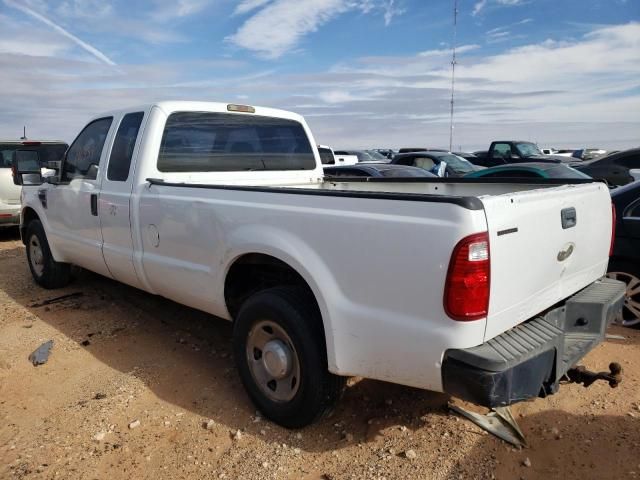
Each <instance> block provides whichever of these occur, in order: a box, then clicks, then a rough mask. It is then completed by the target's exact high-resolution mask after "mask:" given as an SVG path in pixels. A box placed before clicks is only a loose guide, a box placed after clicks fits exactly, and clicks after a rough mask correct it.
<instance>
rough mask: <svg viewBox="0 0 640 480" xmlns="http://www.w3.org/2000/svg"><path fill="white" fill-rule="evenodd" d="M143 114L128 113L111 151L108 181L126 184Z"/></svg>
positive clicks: (119, 128)
mask: <svg viewBox="0 0 640 480" xmlns="http://www.w3.org/2000/svg"><path fill="white" fill-rule="evenodd" d="M142 117H144V113H143V112H136V113H127V114H126V115H125V116H124V118H123V119H122V122H120V126H119V127H118V132H117V133H116V138H115V140H114V142H113V148H112V149H111V157H110V158H109V168H108V169H107V179H108V180H111V181H114V182H126V181H127V178H129V169H130V168H131V158H132V157H133V149H134V147H135V146H136V139H137V138H138V132H139V131H140V124H141V123H142Z"/></svg>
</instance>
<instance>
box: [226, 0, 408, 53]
mask: <svg viewBox="0 0 640 480" xmlns="http://www.w3.org/2000/svg"><path fill="white" fill-rule="evenodd" d="M260 7H262V8H260ZM258 8H260V9H259V10H258V11H257V12H256V13H255V14H254V15H253V16H251V17H250V18H249V19H248V20H247V21H246V22H245V23H244V24H243V25H242V26H241V27H240V28H239V29H238V30H237V31H236V33H234V34H233V35H231V36H229V37H228V38H227V40H228V41H230V42H231V43H233V44H235V45H237V46H239V47H241V48H245V49H247V50H251V51H253V52H255V53H257V54H258V55H259V56H262V57H264V58H269V59H274V58H278V57H281V56H282V55H283V54H285V53H286V52H288V51H290V50H291V49H293V48H294V47H295V46H296V45H297V44H298V42H299V41H300V40H301V39H302V38H303V37H304V36H305V35H307V34H309V33H312V32H315V31H317V30H318V29H319V28H320V27H321V26H322V25H324V24H325V23H327V22H329V21H331V20H332V19H334V18H335V17H337V16H338V15H341V14H343V13H345V12H348V11H353V10H359V11H360V12H362V13H363V14H366V13H371V12H374V11H378V10H381V11H382V12H383V16H384V21H385V24H386V25H388V24H389V23H390V22H391V20H392V19H393V18H394V17H395V16H397V15H400V14H402V13H403V9H401V8H399V7H398V6H397V5H396V4H395V1H394V0H384V1H378V0H304V1H301V0H272V1H268V0H264V1H262V0H244V1H243V2H241V3H240V4H239V5H238V7H237V8H236V11H235V13H236V14H238V13H246V12H250V11H254V10H256V9H258Z"/></svg>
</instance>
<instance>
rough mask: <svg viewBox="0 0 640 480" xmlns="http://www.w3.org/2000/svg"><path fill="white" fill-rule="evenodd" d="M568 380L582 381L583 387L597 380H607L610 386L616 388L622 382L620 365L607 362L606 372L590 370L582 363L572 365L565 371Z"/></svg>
mask: <svg viewBox="0 0 640 480" xmlns="http://www.w3.org/2000/svg"><path fill="white" fill-rule="evenodd" d="M567 377H569V381H570V382H574V383H582V384H583V385H584V386H585V387H589V386H591V384H593V383H594V382H596V381H597V380H604V381H606V382H609V386H610V387H611V388H616V387H617V386H618V385H620V382H622V366H621V365H620V364H619V363H617V362H612V363H610V364H609V371H608V372H592V371H590V370H587V369H586V368H585V367H584V366H583V365H579V366H577V367H573V368H571V369H569V370H568V371H567Z"/></svg>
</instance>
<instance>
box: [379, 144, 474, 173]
mask: <svg viewBox="0 0 640 480" xmlns="http://www.w3.org/2000/svg"><path fill="white" fill-rule="evenodd" d="M443 162H444V163H445V164H446V168H445V171H444V174H442V175H441V174H440V173H438V172H439V171H440V170H441V168H440V167H441V164H442V163H443ZM391 163H392V164H395V165H409V166H412V167H419V168H424V169H425V170H427V171H428V172H431V173H436V174H438V175H441V176H446V177H462V176H464V175H466V174H467V173H471V172H476V171H479V170H483V169H484V167H478V166H476V165H473V164H472V163H471V162H469V161H468V160H465V159H464V158H462V157H459V156H457V155H454V154H453V153H449V152H440V151H436V150H428V151H422V152H411V153H399V154H398V155H396V156H395V157H393V160H391Z"/></svg>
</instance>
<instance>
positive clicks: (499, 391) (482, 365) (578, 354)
mask: <svg viewBox="0 0 640 480" xmlns="http://www.w3.org/2000/svg"><path fill="white" fill-rule="evenodd" d="M624 293H625V285H624V283H622V282H618V281H615V280H610V279H607V278H603V279H601V280H598V281H597V282H595V283H593V284H591V285H589V286H588V287H587V288H585V289H584V290H581V291H580V292H578V293H576V294H575V295H573V296H572V297H569V298H568V299H567V300H566V301H565V302H564V304H563V305H562V306H560V307H557V308H554V309H553V310H550V311H548V312H547V313H545V314H544V315H543V316H540V317H536V318H533V319H531V320H528V321H527V322H524V323H522V324H520V325H518V326H516V327H514V328H512V329H511V330H508V331H506V332H504V333H503V334H501V335H498V336H497V337H495V338H493V339H491V340H489V341H488V342H486V343H483V344H482V345H478V346H477V347H473V348H467V349H452V350H447V351H446V352H445V355H444V360H443V364H442V381H443V386H444V391H445V392H447V393H449V394H451V395H455V396H456V397H459V398H462V399H464V400H468V401H471V402H473V403H476V404H479V405H484V406H486V407H498V406H505V405H511V404H512V403H516V402H519V401H521V400H526V399H528V398H532V397H538V396H540V397H544V396H546V395H550V394H552V393H555V392H556V391H557V390H558V386H559V382H560V379H561V378H562V377H563V375H564V374H565V373H566V372H567V370H569V369H570V368H571V367H573V366H574V365H575V364H576V363H577V362H578V361H580V359H581V358H582V357H584V356H585V355H586V354H587V353H588V352H589V351H590V350H591V349H593V348H594V347H595V346H596V345H598V344H599V343H600V342H601V341H602V340H603V339H604V335H605V330H606V328H607V326H608V325H609V324H610V323H611V322H612V321H613V320H615V318H616V317H617V316H618V314H619V313H620V311H621V309H622V304H623V301H624Z"/></svg>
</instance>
